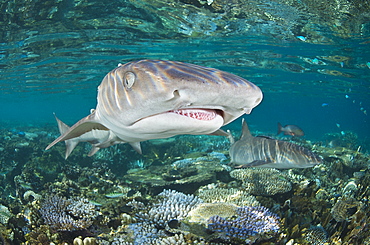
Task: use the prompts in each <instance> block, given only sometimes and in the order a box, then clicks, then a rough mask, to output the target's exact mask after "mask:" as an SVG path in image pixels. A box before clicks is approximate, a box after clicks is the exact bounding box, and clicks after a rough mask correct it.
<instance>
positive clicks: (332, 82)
mask: <svg viewBox="0 0 370 245" xmlns="http://www.w3.org/2000/svg"><path fill="white" fill-rule="evenodd" d="M78 37H79V35H78V34H76V33H60V34H55V33H54V34H50V35H46V34H45V35H40V36H37V35H35V36H31V37H27V38H24V39H22V40H15V41H11V42H9V43H2V44H1V46H0V48H1V53H2V54H4V55H3V57H2V60H1V65H2V69H1V79H0V83H1V97H0V98H1V99H0V100H1V101H0V103H1V105H2V106H1V108H0V113H1V115H2V116H1V121H4V124H3V125H7V126H12V125H22V124H26V125H27V124H32V125H33V126H37V125H40V127H42V126H43V124H45V123H54V117H53V115H52V113H53V112H55V113H56V114H57V115H58V116H59V117H60V118H61V119H63V120H64V121H66V122H67V123H68V124H73V123H75V122H76V121H78V120H79V119H80V118H82V117H84V116H86V115H88V114H89V111H90V109H92V108H94V107H95V106H96V94H97V86H98V85H99V84H100V82H101V80H102V78H103V77H104V76H105V74H106V73H107V72H109V71H110V70H112V69H113V68H114V67H116V66H117V64H118V63H125V62H128V61H131V60H137V59H144V58H152V59H168V60H177V61H183V62H189V63H195V64H199V65H203V66H210V67H214V68H218V69H221V70H224V71H228V72H231V73H234V74H236V75H239V76H242V77H243V78H246V79H248V80H250V81H251V82H253V83H255V84H257V85H258V86H259V87H260V88H261V89H262V91H263V93H264V99H263V102H262V103H261V104H260V105H259V106H258V107H256V108H255V109H254V110H253V112H252V113H251V114H250V115H247V116H245V118H246V120H247V121H248V122H249V123H250V124H251V128H252V130H253V129H255V130H259V131H263V132H270V133H273V132H275V131H276V128H277V126H276V125H277V122H281V123H282V124H283V125H284V124H295V125H299V126H300V127H301V128H302V129H303V130H304V131H305V132H306V138H307V139H318V140H319V139H320V138H321V137H322V136H323V135H324V134H326V133H335V132H341V131H352V132H354V133H356V134H358V136H359V139H360V140H361V141H365V142H366V141H369V133H370V125H369V115H368V113H367V111H369V112H370V99H369V94H370V82H369V74H370V68H369V67H368V65H367V62H369V61H370V58H369V57H370V48H369V43H368V42H367V38H366V37H359V36H354V37H353V38H346V39H344V38H338V37H336V38H335V42H333V43H332V44H326V43H325V44H311V43H307V42H304V41H301V40H299V39H298V38H297V39H295V40H289V41H287V40H278V39H273V38H271V37H268V36H262V35H261V36H251V37H249V36H237V35H236V36H225V37H217V38H215V37H212V38H211V37H203V38H199V39H196V38H189V39H185V40H163V39H160V40H158V39H153V40H148V39H144V40H141V39H139V40H132V41H131V43H127V44H125V43H122V42H120V41H119V39H107V40H101V41H99V42H96V41H93V42H90V43H89V42H85V43H78V44H73V40H74V39H76V38H78ZM54 38H58V40H63V43H69V44H68V45H60V44H59V46H56V47H55V48H53V49H52V50H46V52H45V51H40V53H39V54H35V53H32V54H31V53H30V52H28V51H27V50H29V48H30V47H32V45H36V44H35V43H38V42H51V41H52V40H54ZM333 38H334V37H333ZM327 56H341V57H345V61H344V62H343V63H340V62H336V61H330V60H326V59H325V57H327ZM304 59H306V60H307V59H310V60H314V59H316V63H315V62H311V63H310V62H307V61H304ZM318 61H320V63H319V62H318ZM323 62H325V63H323ZM324 69H325V70H329V71H335V72H340V73H341V74H339V75H338V73H335V74H334V75H333V74H323V73H320V71H321V70H324ZM220 96H222V95H220ZM323 104H324V106H323ZM339 125H340V126H339ZM230 126H231V128H233V129H235V130H237V129H238V128H239V127H240V121H238V122H235V123H234V124H232V125H230Z"/></svg>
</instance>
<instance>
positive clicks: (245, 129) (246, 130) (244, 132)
mask: <svg viewBox="0 0 370 245" xmlns="http://www.w3.org/2000/svg"><path fill="white" fill-rule="evenodd" d="M246 137H253V136H252V134H251V132H250V131H249V128H248V125H247V123H246V122H245V120H244V118H242V137H241V139H242V138H246Z"/></svg>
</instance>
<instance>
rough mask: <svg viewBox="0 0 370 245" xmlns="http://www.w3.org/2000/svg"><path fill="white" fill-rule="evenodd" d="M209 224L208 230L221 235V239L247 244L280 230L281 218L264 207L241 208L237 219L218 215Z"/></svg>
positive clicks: (238, 210)
mask: <svg viewBox="0 0 370 245" xmlns="http://www.w3.org/2000/svg"><path fill="white" fill-rule="evenodd" d="M208 222H209V224H208V229H210V230H211V231H214V232H217V233H219V234H220V238H221V239H223V240H227V241H228V240H233V241H235V240H236V241H244V242H246V243H249V242H251V241H254V240H256V239H257V237H259V236H261V235H265V234H267V233H270V232H272V233H274V232H278V231H279V229H280V224H279V217H278V216H277V215H276V214H274V213H271V212H270V211H269V210H268V209H267V208H265V207H262V206H258V207H248V206H247V207H240V208H238V209H237V217H236V218H231V219H225V218H222V217H220V216H217V215H216V216H213V217H211V218H210V219H209V220H208Z"/></svg>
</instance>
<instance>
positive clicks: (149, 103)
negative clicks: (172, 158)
mask: <svg viewBox="0 0 370 245" xmlns="http://www.w3.org/2000/svg"><path fill="white" fill-rule="evenodd" d="M262 97H263V96H262V92H261V90H260V88H259V87H257V86H256V85H254V84H253V83H251V82H249V81H247V80H246V79H243V78H241V77H239V76H236V75H233V74H231V73H228V72H224V71H220V70H218V69H214V68H209V67H202V66H198V65H193V64H188V63H182V62H177V61H164V60H139V61H133V62H129V63H126V64H123V65H121V64H120V65H119V66H118V67H117V68H115V69H114V70H112V71H111V72H109V73H108V74H107V75H106V76H105V77H104V79H103V81H102V82H101V84H100V85H99V87H98V96H97V106H96V109H93V110H92V111H91V114H90V115H88V116H87V117H85V118H82V119H81V120H80V121H78V122H77V123H76V124H74V125H73V126H72V127H70V128H69V127H68V126H67V125H65V126H62V127H63V130H60V131H61V134H62V135H61V136H60V137H58V138H57V139H55V140H54V141H53V142H52V143H51V144H49V145H48V146H47V147H46V150H48V149H50V148H51V147H52V146H54V145H55V144H56V143H58V142H60V141H67V140H71V139H75V140H74V143H73V144H69V145H70V146H68V144H67V147H69V149H67V154H66V157H68V155H69V154H70V153H71V152H72V150H73V148H74V147H75V146H76V145H77V143H79V142H90V143H91V144H92V145H93V149H92V151H91V152H90V153H89V155H93V154H94V153H95V152H97V151H98V150H99V149H100V148H105V147H108V146H110V145H114V144H118V143H129V144H131V145H132V146H133V147H134V149H135V150H137V151H138V152H141V148H140V142H141V141H145V140H150V139H160V138H168V137H172V136H175V135H181V134H190V135H200V134H211V135H225V136H227V135H228V134H227V133H226V132H224V131H223V130H221V129H220V128H221V127H222V126H224V125H226V124H228V123H230V122H232V121H234V120H235V119H236V118H238V117H240V116H242V115H243V114H249V113H250V112H251V111H252V109H253V108H254V107H256V106H257V105H258V104H259V103H260V102H261V101H262ZM58 124H59V128H61V124H62V123H59V122H58ZM63 124H64V123H63ZM67 127H68V128H67ZM69 142H72V141H69Z"/></svg>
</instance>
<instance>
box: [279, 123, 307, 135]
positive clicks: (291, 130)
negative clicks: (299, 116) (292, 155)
mask: <svg viewBox="0 0 370 245" xmlns="http://www.w3.org/2000/svg"><path fill="white" fill-rule="evenodd" d="M281 132H284V134H285V135H291V136H303V135H304V132H303V130H302V129H301V128H300V127H298V126H296V125H285V126H284V127H283V126H281V124H280V123H278V132H277V134H280V133H281Z"/></svg>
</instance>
